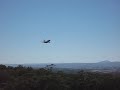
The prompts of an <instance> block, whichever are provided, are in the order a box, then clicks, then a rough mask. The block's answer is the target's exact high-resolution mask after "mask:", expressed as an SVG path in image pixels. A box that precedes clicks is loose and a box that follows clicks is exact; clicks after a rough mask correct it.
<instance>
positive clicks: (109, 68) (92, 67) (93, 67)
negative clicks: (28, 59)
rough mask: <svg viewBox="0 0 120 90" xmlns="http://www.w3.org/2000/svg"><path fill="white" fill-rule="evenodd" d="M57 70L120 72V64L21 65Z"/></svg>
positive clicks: (105, 62)
mask: <svg viewBox="0 0 120 90" xmlns="http://www.w3.org/2000/svg"><path fill="white" fill-rule="evenodd" d="M51 64H54V65H53V66H52V68H53V69H56V70H63V71H64V70H74V71H78V70H87V71H91V72H104V73H110V72H120V62H117V61H116V62H110V61H108V60H105V61H101V62H98V63H42V64H21V65H22V66H25V67H32V68H45V67H46V66H47V65H51ZM18 65H19V64H6V66H13V67H17V66H18Z"/></svg>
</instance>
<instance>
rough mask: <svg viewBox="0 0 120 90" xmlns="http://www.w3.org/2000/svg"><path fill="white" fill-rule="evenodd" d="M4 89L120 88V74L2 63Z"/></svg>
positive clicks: (0, 83)
mask: <svg viewBox="0 0 120 90" xmlns="http://www.w3.org/2000/svg"><path fill="white" fill-rule="evenodd" d="M0 89H3V90H120V74H119V73H118V74H117V73H115V74H114V73H110V74H103V73H95V72H94V73H93V72H85V71H83V70H82V71H79V72H78V73H77V74H72V73H64V72H62V71H57V72H53V71H52V68H51V67H46V68H39V69H33V68H31V67H23V66H22V65H18V66H17V67H11V66H5V65H0Z"/></svg>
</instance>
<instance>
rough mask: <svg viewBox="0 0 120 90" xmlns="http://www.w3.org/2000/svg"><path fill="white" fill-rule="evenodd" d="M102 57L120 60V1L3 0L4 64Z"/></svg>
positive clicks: (0, 47) (0, 59)
mask: <svg viewBox="0 0 120 90" xmlns="http://www.w3.org/2000/svg"><path fill="white" fill-rule="evenodd" d="M48 39H50V40H51V43H49V44H44V43H42V41H43V40H48ZM103 60H110V61H120V0H0V63H2V64H23V63H92V62H99V61H103Z"/></svg>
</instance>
